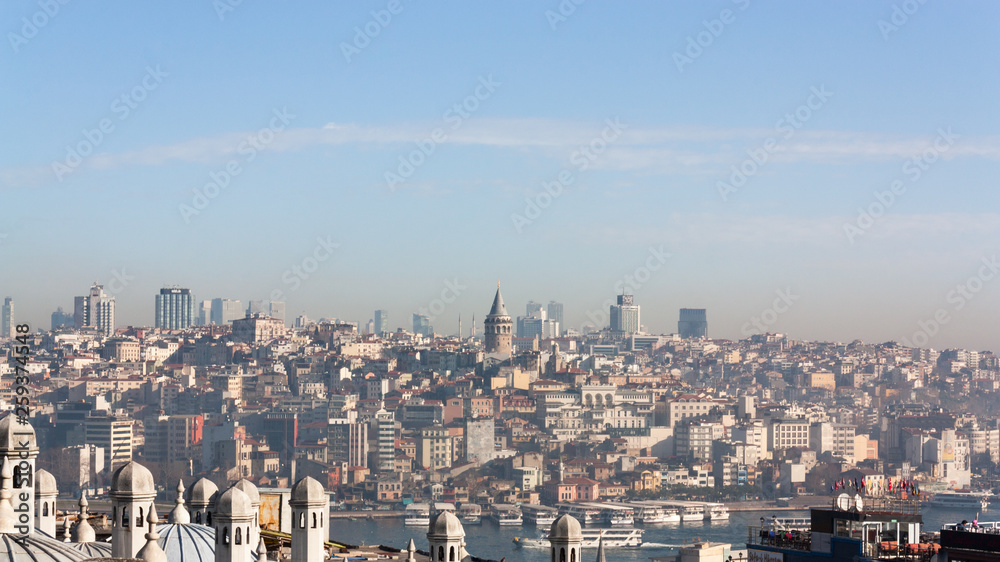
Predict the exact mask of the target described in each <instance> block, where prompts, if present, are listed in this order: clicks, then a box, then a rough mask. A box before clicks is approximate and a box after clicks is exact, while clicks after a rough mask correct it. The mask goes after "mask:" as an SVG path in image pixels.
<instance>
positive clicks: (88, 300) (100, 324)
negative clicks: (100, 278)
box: [73, 283, 115, 337]
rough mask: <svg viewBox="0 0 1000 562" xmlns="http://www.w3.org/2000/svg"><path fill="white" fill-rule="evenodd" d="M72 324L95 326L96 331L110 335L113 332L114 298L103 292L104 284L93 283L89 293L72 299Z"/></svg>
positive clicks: (78, 327)
mask: <svg viewBox="0 0 1000 562" xmlns="http://www.w3.org/2000/svg"><path fill="white" fill-rule="evenodd" d="M74 305H75V306H74V314H73V326H74V327H75V328H76V329H78V330H79V329H80V328H83V327H90V328H97V331H98V333H100V334H102V335H104V336H105V337H110V336H111V334H113V333H114V332H115V298H114V297H111V296H108V295H107V293H105V292H104V286H103V285H98V284H97V283H94V285H93V286H91V287H90V294H88V295H87V296H83V297H76V299H74Z"/></svg>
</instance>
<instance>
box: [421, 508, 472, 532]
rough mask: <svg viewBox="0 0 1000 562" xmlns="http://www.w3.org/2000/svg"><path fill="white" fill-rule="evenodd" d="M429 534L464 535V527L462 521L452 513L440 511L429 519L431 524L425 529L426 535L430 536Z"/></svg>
mask: <svg viewBox="0 0 1000 562" xmlns="http://www.w3.org/2000/svg"><path fill="white" fill-rule="evenodd" d="M431 535H434V536H439V537H464V536H465V529H464V528H463V527H462V522H461V521H459V520H458V517H455V514H454V513H452V512H450V511H442V512H441V513H438V514H437V515H436V516H435V517H434V519H433V520H432V521H431V526H430V528H429V529H428V530H427V536H428V537H430V536H431Z"/></svg>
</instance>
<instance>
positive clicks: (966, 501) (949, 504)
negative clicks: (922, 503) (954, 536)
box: [930, 492, 989, 511]
mask: <svg viewBox="0 0 1000 562" xmlns="http://www.w3.org/2000/svg"><path fill="white" fill-rule="evenodd" d="M930 505H931V506H932V507H941V508H945V509H975V510H977V511H986V509H987V507H988V506H989V501H988V500H987V495H986V494H982V493H979V492H939V493H937V494H934V496H933V497H932V498H931V501H930Z"/></svg>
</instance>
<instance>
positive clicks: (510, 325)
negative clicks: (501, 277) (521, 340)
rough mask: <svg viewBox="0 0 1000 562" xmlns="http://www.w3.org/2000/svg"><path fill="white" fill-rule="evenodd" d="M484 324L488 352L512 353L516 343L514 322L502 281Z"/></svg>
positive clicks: (498, 284)
mask: <svg viewBox="0 0 1000 562" xmlns="http://www.w3.org/2000/svg"><path fill="white" fill-rule="evenodd" d="M484 324H485V326H484V329H485V335H486V338H485V342H484V344H485V347H486V353H510V352H511V351H512V350H513V343H514V322H513V321H511V319H510V315H509V314H507V307H506V306H504V304H503V295H501V294H500V283H497V294H496V296H495V297H493V306H492V307H491V308H490V313H489V314H487V315H486V321H485V322H484Z"/></svg>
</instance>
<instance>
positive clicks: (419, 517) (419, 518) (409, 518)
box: [403, 503, 431, 527]
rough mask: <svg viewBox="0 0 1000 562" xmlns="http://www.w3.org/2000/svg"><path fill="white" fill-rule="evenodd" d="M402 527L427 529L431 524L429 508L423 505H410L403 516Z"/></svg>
mask: <svg viewBox="0 0 1000 562" xmlns="http://www.w3.org/2000/svg"><path fill="white" fill-rule="evenodd" d="M403 524H404V525H413V526H417V525H419V526H422V527H427V526H429V525H430V524H431V506H429V505H427V504H425V503H411V504H410V505H408V506H406V511H405V513H404V515H403Z"/></svg>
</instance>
